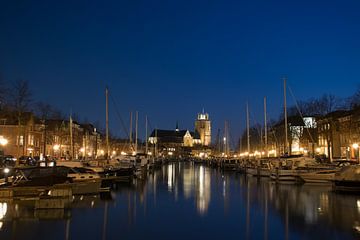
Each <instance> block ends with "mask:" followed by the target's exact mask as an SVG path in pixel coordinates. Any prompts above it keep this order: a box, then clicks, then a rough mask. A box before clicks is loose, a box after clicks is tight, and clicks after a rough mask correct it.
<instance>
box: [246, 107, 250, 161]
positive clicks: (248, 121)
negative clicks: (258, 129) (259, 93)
mask: <svg viewBox="0 0 360 240" xmlns="http://www.w3.org/2000/svg"><path fill="white" fill-rule="evenodd" d="M246 133H247V150H248V154H249V158H250V120H249V103H248V102H246Z"/></svg>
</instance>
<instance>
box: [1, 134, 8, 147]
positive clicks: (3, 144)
mask: <svg viewBox="0 0 360 240" xmlns="http://www.w3.org/2000/svg"><path fill="white" fill-rule="evenodd" d="M8 142H9V141H8V140H7V139H6V138H4V137H3V136H0V145H2V146H5V145H6V144H8Z"/></svg>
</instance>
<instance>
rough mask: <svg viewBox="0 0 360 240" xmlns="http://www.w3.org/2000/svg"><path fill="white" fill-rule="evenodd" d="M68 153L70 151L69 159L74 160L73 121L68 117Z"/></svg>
mask: <svg viewBox="0 0 360 240" xmlns="http://www.w3.org/2000/svg"><path fill="white" fill-rule="evenodd" d="M69 128H70V151H71V159H72V160H73V159H74V139H73V120H72V117H71V115H70V127H69Z"/></svg>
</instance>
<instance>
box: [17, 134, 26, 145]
mask: <svg viewBox="0 0 360 240" xmlns="http://www.w3.org/2000/svg"><path fill="white" fill-rule="evenodd" d="M16 145H18V146H24V136H16Z"/></svg>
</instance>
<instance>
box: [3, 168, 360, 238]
mask: <svg viewBox="0 0 360 240" xmlns="http://www.w3.org/2000/svg"><path fill="white" fill-rule="evenodd" d="M115 187H116V189H115V190H114V191H113V192H112V193H111V194H106V195H102V196H76V197H75V198H74V199H73V200H72V201H71V202H69V203H68V207H67V208H66V209H53V210H39V209H35V208H34V201H25V202H24V201H16V200H8V201H3V200H1V199H0V223H1V224H0V239H33V238H36V239H48V237H49V236H51V239H78V238H81V239H119V238H121V239H146V238H147V239H169V238H171V239H203V238H207V239H224V238H226V239H359V237H360V235H359V233H358V231H360V197H359V196H356V195H340V194H335V193H333V192H332V191H331V186H308V185H303V186H296V185H292V184H275V183H273V182H271V181H270V180H268V179H261V180H259V179H256V178H252V177H250V178H246V177H245V176H242V175H239V174H235V173H226V172H225V173H223V172H221V171H219V170H215V169H211V168H208V167H206V166H202V165H193V164H189V163H184V164H183V163H181V164H179V163H174V164H169V165H166V166H162V168H161V169H159V170H157V171H155V172H154V173H150V174H148V178H147V180H146V181H137V182H135V183H133V184H120V185H118V186H115ZM5 209H6V210H5Z"/></svg>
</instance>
